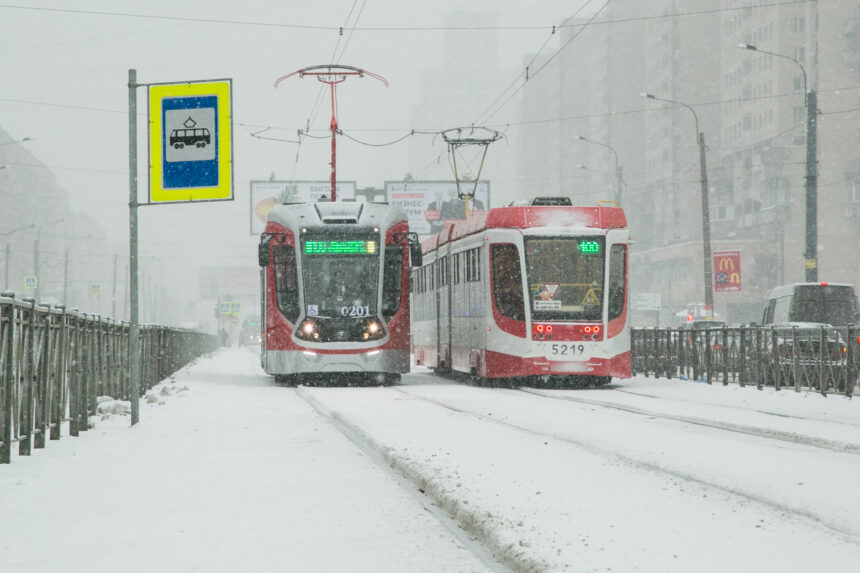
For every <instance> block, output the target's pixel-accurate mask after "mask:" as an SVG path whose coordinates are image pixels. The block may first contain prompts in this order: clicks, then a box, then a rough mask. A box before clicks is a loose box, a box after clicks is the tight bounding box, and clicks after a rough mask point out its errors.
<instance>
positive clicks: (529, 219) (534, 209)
mask: <svg viewBox="0 0 860 573" xmlns="http://www.w3.org/2000/svg"><path fill="white" fill-rule="evenodd" d="M537 227H586V228H593V229H625V228H627V218H626V217H625V215H624V210H623V209H621V208H620V207H562V206H546V207H544V206H541V207H538V206H515V207H496V208H495V209H490V210H489V211H484V212H481V213H478V214H477V215H475V216H473V217H469V218H468V219H466V220H464V221H457V222H456V223H454V224H451V225H448V226H447V227H445V229H444V230H443V231H440V232H439V233H437V234H436V235H433V236H432V237H429V238H427V239H425V240H424V241H422V243H421V248H422V250H423V251H424V252H425V253H426V252H429V251H432V250H433V249H436V248H438V247H440V246H442V245H444V244H445V243H449V242H451V241H456V240H457V239H461V238H463V237H467V236H469V235H474V234H476V233H482V232H484V231H486V230H488V229H532V228H537Z"/></svg>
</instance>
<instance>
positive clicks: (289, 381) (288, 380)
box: [275, 375, 298, 387]
mask: <svg viewBox="0 0 860 573" xmlns="http://www.w3.org/2000/svg"><path fill="white" fill-rule="evenodd" d="M297 381H298V379H297V378H296V377H295V376H289V375H285V376H277V375H276V376H275V384H277V385H278V386H291V387H295V386H296V382H297Z"/></svg>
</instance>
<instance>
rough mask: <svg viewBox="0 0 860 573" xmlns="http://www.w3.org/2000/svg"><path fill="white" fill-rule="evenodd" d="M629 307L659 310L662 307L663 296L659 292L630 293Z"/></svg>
mask: <svg viewBox="0 0 860 573" xmlns="http://www.w3.org/2000/svg"><path fill="white" fill-rule="evenodd" d="M630 308H632V309H633V310H656V311H659V310H662V309H663V297H662V295H661V294H660V293H659V292H634V293H630Z"/></svg>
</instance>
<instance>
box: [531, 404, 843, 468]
mask: <svg viewBox="0 0 860 573" xmlns="http://www.w3.org/2000/svg"><path fill="white" fill-rule="evenodd" d="M519 391H521V392H525V393H528V394H533V395H536V396H542V397H544V398H549V399H551V400H563V401H566V402H574V403H578V404H586V405H589V406H600V407H602V408H610V409H614V410H620V411H622V412H629V413H631V414H638V415H641V416H647V417H649V418H659V419H663V420H671V421H675V422H681V423H685V424H692V425H695V426H702V427H705V428H714V429H717V430H725V431H727V432H737V433H739V434H746V435H749V436H756V437H759V438H766V439H771V440H778V441H781V442H787V443H790V444H796V445H802V446H810V447H813V448H820V449H823V450H830V451H834V452H839V453H848V454H855V455H860V445H858V444H850V443H847V442H840V441H837V440H829V439H826V438H818V437H814V436H804V435H801V434H795V433H792V432H784V431H781V430H775V429H771V428H761V427H757V426H749V425H743V424H732V423H730V422H722V421H720V420H712V419H707V418H699V417H695V416H680V415H676V414H666V413H662V412H657V411H654V410H648V409H645V408H638V407H636V406H629V405H625V404H615V403H612V402H606V401H602V400H593V399H589V398H582V397H579V396H558V395H554V394H551V393H549V392H546V391H543V390H540V389H538V388H527V387H522V388H519ZM628 394H634V393H633V392H628ZM649 397H650V396H649ZM654 398H656V397H654ZM803 419H804V420H808V421H813V422H815V421H816V420H809V419H808V418H803Z"/></svg>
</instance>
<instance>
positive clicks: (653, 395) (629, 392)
mask: <svg viewBox="0 0 860 573" xmlns="http://www.w3.org/2000/svg"><path fill="white" fill-rule="evenodd" d="M606 389H607V390H613V391H615V392H618V393H620V394H627V395H630V396H639V397H642V398H650V399H654V400H666V399H667V398H666V397H665V396H658V395H655V394H646V393H644V392H633V391H631V390H624V389H622V388H620V387H613V386H611V385H610V386H607V387H606ZM672 400H674V401H677V402H688V403H691V404H699V403H700V402H696V401H694V400H683V399H679V398H672ZM715 406H718V407H725V406H723V405H722V404H715ZM749 411H750V412H755V413H757V414H765V415H767V416H775V417H778V418H789V419H792V420H803V421H806V422H826V423H828V424H834V425H838V426H845V427H850V428H860V424H852V423H851V422H844V421H832V420H819V419H816V418H807V417H804V416H794V415H791V414H783V413H778V412H771V411H768V410H758V409H749Z"/></svg>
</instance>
